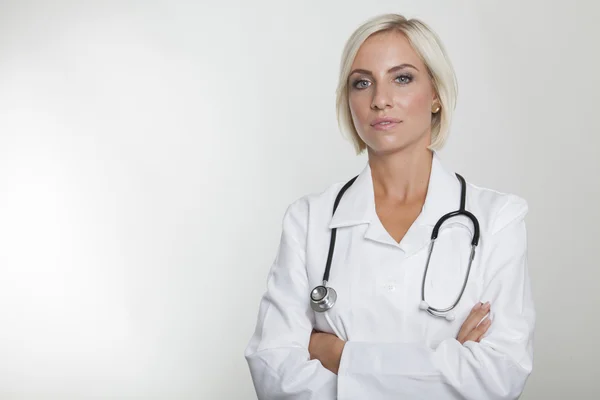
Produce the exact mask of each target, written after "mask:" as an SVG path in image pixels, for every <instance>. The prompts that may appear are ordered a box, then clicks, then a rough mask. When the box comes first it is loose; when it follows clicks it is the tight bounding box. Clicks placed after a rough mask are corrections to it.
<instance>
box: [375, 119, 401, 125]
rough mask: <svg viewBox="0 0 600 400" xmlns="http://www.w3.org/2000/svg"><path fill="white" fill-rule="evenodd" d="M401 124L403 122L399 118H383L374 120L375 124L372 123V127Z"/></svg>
mask: <svg viewBox="0 0 600 400" xmlns="http://www.w3.org/2000/svg"><path fill="white" fill-rule="evenodd" d="M400 122H402V120H400V119H398V118H391V117H383V118H377V119H375V120H373V122H371V126H379V125H380V126H386V125H391V124H398V123H400Z"/></svg>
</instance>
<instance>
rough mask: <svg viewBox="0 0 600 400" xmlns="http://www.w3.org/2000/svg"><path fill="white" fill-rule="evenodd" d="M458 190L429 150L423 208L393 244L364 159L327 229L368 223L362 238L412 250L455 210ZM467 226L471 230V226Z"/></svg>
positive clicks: (426, 238) (451, 176)
mask: <svg viewBox="0 0 600 400" xmlns="http://www.w3.org/2000/svg"><path fill="white" fill-rule="evenodd" d="M460 191H461V188H460V181H459V180H458V178H457V177H456V175H455V174H454V173H453V172H451V171H449V170H447V169H446V168H445V167H444V166H443V165H442V162H441V159H440V157H439V155H438V154H437V152H436V151H433V158H432V165H431V175H430V177H429V184H428V187H427V195H426V197H425V202H424V204H423V208H422V210H421V213H420V214H419V216H418V217H417V220H416V221H415V222H414V223H413V225H412V226H411V227H410V229H409V230H408V232H407V233H406V235H405V236H404V238H403V239H402V240H401V241H400V243H397V242H396V241H395V240H394V239H393V238H392V237H391V235H390V234H389V233H388V232H387V231H386V230H385V227H384V226H383V225H382V223H381V221H380V220H379V217H378V216H377V212H376V210H375V194H374V189H373V179H372V175H371V167H370V165H369V162H368V161H367V163H366V165H365V167H364V168H363V170H362V172H361V173H360V174H359V175H358V177H357V178H356V181H354V183H353V184H352V185H351V186H350V187H349V188H348V189H347V190H346V192H345V193H344V195H343V197H342V199H341V200H340V203H339V204H338V207H337V209H336V211H335V214H334V215H333V217H332V218H331V221H330V223H329V228H330V229H333V228H340V227H347V226H354V225H359V224H369V227H368V228H367V230H366V232H365V238H367V239H372V240H375V241H378V242H381V243H386V244H390V245H393V246H397V247H400V248H401V249H402V250H404V251H405V252H408V253H412V252H413V251H417V250H419V249H420V248H421V247H423V246H424V245H427V244H428V243H429V241H430V236H431V231H432V230H433V227H434V226H435V224H436V222H437V221H438V220H439V219H440V217H442V216H443V215H444V214H446V213H449V212H451V211H455V210H458V208H459V207H460ZM465 226H466V225H465ZM467 228H468V229H469V230H470V231H472V229H471V227H469V226H467Z"/></svg>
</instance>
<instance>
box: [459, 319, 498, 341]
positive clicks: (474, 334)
mask: <svg viewBox="0 0 600 400" xmlns="http://www.w3.org/2000/svg"><path fill="white" fill-rule="evenodd" d="M491 324H492V320H490V319H489V318H486V319H485V320H484V321H482V322H481V323H480V324H479V326H477V327H476V328H475V329H473V330H472V331H471V333H469V334H468V335H467V337H466V338H465V342H467V341H469V340H470V341H473V342H477V343H479V341H480V340H481V338H482V337H483V335H484V334H485V333H486V332H487V330H488V328H489V327H490V325H491Z"/></svg>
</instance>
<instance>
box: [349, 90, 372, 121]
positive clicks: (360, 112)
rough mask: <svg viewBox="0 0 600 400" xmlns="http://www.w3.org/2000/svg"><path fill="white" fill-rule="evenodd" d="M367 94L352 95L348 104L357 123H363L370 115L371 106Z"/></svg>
mask: <svg viewBox="0 0 600 400" xmlns="http://www.w3.org/2000/svg"><path fill="white" fill-rule="evenodd" d="M367 102H368V99H366V96H350V98H349V99H348V104H349V105H350V113H351V114H352V120H353V121H354V124H355V125H363V124H364V121H365V120H366V118H367V117H368V115H369V111H370V106H369V104H368V103H367Z"/></svg>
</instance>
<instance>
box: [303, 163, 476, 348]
mask: <svg viewBox="0 0 600 400" xmlns="http://www.w3.org/2000/svg"><path fill="white" fill-rule="evenodd" d="M456 176H457V177H458V180H459V181H460V184H461V196H460V208H459V209H458V210H457V211H452V212H449V213H448V214H445V215H443V216H442V217H441V218H440V219H439V220H438V222H437V223H436V224H435V226H434V228H433V232H432V233H431V244H430V245H429V253H428V255H427V263H426V264H425V271H424V272H423V283H422V285H421V302H420V304H419V308H420V309H421V310H424V311H427V312H428V313H429V314H431V315H433V316H434V317H440V318H445V319H446V320H448V321H453V320H454V318H455V316H454V312H452V310H453V309H454V308H455V307H456V305H457V304H458V302H459V301H460V299H461V297H462V295H463V293H464V291H465V288H466V286H467V282H468V280H469V272H470V271H471V265H472V264H473V259H474V258H475V248H476V247H477V245H478V243H479V221H478V220H477V218H476V217H475V216H474V215H473V214H472V213H470V212H469V211H467V210H465V199H466V191H467V189H466V183H465V179H464V178H463V177H462V176H461V175H459V174H456ZM356 178H358V175H357V176H355V177H354V178H352V179H351V180H349V181H348V182H347V183H346V184H345V185H344V186H343V187H342V189H341V190H340V192H339V193H338V195H337V197H336V199H335V202H334V204H333V214H335V210H336V209H337V206H338V204H339V202H340V200H341V198H342V196H343V195H344V192H345V191H346V190H348V188H349V187H350V186H352V184H353V183H354V181H355V180H356ZM459 215H464V216H466V217H467V218H469V219H470V220H471V222H472V223H473V226H474V228H475V230H474V233H473V240H472V241H471V256H470V257H469V266H468V267H467V272H466V274H465V278H464V280H463V285H462V288H461V290H460V293H459V294H458V296H457V298H456V300H455V301H454V303H453V304H452V305H451V306H450V307H447V308H435V307H431V306H430V305H429V303H427V301H426V300H425V280H426V279H427V270H428V269H429V261H430V260H431V254H432V253H433V247H434V245H435V240H436V239H437V237H438V233H439V230H440V227H441V226H442V224H443V223H444V222H445V221H446V220H448V219H449V218H452V217H456V216H459ZM336 232H337V228H333V229H332V230H331V240H330V242H329V254H328V255H327V264H326V265H325V273H324V274H323V284H322V285H319V286H317V287H315V288H314V289H313V290H312V291H311V293H310V306H311V308H312V309H313V310H314V311H316V312H319V313H323V312H325V311H328V310H330V309H331V308H332V307H333V306H334V305H335V302H336V300H337V293H336V291H335V290H334V289H333V288H332V287H328V286H327V281H328V280H329V271H330V270H331V260H332V259H333V250H334V248H335V236H336ZM325 316H326V317H327V313H325ZM328 321H329V319H328ZM329 322H330V325H332V324H331V321H329ZM332 327H333V325H332ZM334 329H335V328H334ZM336 334H338V336H340V334H339V333H338V332H337V331H336ZM340 337H341V336H340Z"/></svg>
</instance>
